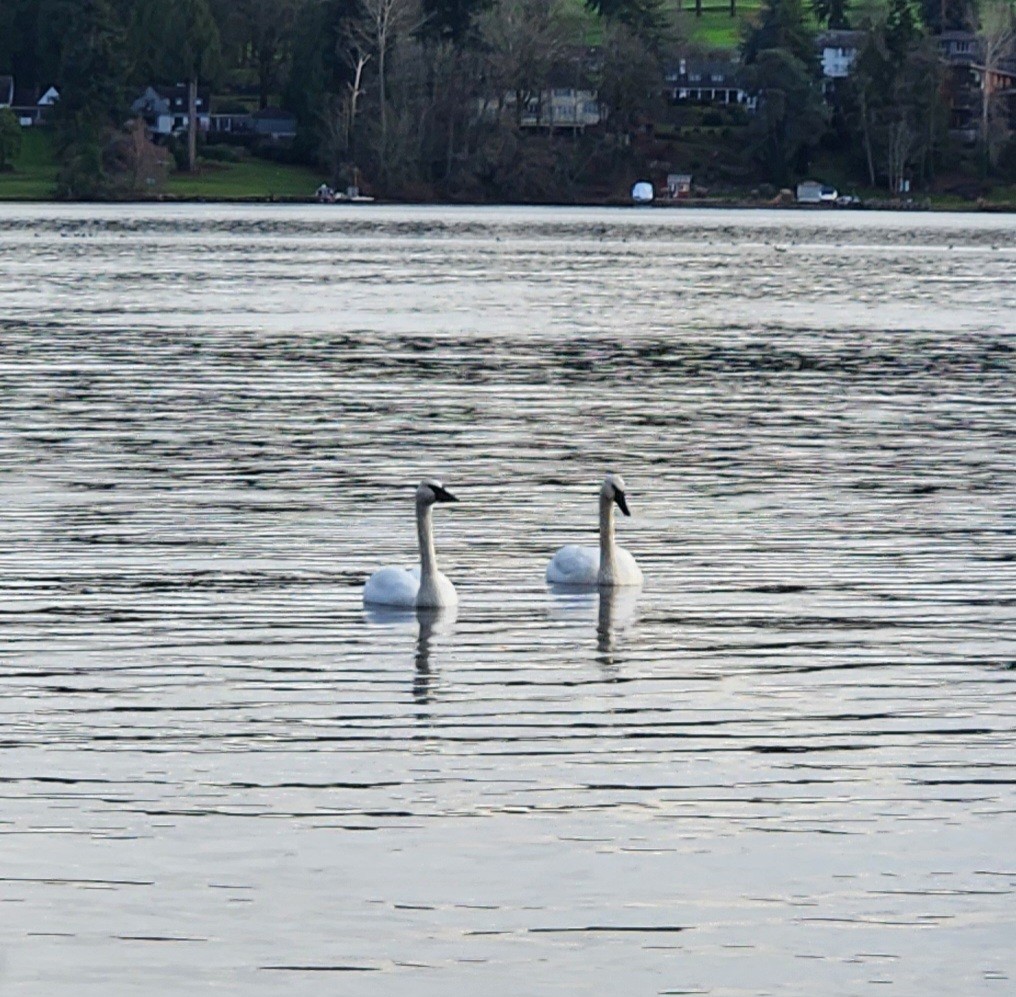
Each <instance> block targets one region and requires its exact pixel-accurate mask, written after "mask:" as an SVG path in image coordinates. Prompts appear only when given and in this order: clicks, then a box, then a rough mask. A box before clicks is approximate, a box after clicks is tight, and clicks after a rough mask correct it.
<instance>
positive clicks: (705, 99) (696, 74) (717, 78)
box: [664, 55, 749, 104]
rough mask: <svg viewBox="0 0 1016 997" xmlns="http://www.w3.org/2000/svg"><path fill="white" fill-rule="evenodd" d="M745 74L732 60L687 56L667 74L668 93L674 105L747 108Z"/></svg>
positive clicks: (665, 75) (669, 69) (668, 70)
mask: <svg viewBox="0 0 1016 997" xmlns="http://www.w3.org/2000/svg"><path fill="white" fill-rule="evenodd" d="M742 76H743V71H742V68H741V66H740V64H739V63H737V62H731V61H730V59H729V58H720V57H718V58H709V57H705V58H699V57H696V56H692V55H688V56H685V57H683V58H681V59H679V60H678V62H677V65H676V66H671V67H670V68H668V69H667V70H666V72H665V74H664V78H665V80H666V93H667V95H668V96H669V98H670V100H671V101H672V102H673V103H675V104H679V103H683V102H685V101H694V102H697V103H701V104H748V103H749V98H748V91H747V90H745V88H744V83H743V79H742Z"/></svg>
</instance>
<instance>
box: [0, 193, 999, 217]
mask: <svg viewBox="0 0 1016 997" xmlns="http://www.w3.org/2000/svg"><path fill="white" fill-rule="evenodd" d="M365 203H366V204H373V205H379V206H380V205H403V206H410V205H413V206H427V207H448V208H460V207H473V208H494V207H526V208H540V207H547V208H633V209H638V210H642V211H644V210H660V209H663V210H682V209H688V208H711V209H717V210H741V211H744V210H750V211H809V212H816V213H821V214H844V213H850V212H857V211H914V212H966V213H977V212H985V213H993V214H1008V213H1016V202H1014V201H990V200H985V199H979V200H977V201H967V200H959V199H956V200H953V199H949V200H948V201H942V200H939V199H915V200H912V201H893V200H890V199H888V198H887V199H884V200H880V199H874V198H873V199H869V200H864V201H861V202H860V203H858V204H852V205H849V206H846V207H840V206H836V205H827V204H801V203H799V202H797V201H782V202H780V201H774V200H759V199H755V198H680V199H675V200H671V199H662V198H661V199H658V200H655V201H652V202H650V203H646V204H635V203H633V202H631V201H628V200H625V199H623V198H615V199H607V200H602V201H526V202H517V201H402V200H396V199H392V200H385V199H378V200H373V201H363V202H361V201H335V202H321V201H319V200H318V199H317V198H316V197H314V195H312V194H309V195H298V194H240V195H234V196H222V195H220V196H214V195H208V194H159V195H156V196H150V197H124V198H109V199H103V200H96V201H64V200H57V199H54V198H38V197H3V196H2V195H0V205H4V204H39V205H42V204H47V205H57V204H100V205H109V206H113V205H124V206H127V205H138V204H301V205H316V206H318V207H320V208H321V209H322V211H326V210H328V209H331V208H348V207H354V206H363V204H365Z"/></svg>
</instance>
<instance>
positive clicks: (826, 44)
mask: <svg viewBox="0 0 1016 997" xmlns="http://www.w3.org/2000/svg"><path fill="white" fill-rule="evenodd" d="M864 34H865V33H864V32H863V31H846V30H843V31H820V32H819V33H818V34H817V35H816V36H815V42H816V44H817V45H818V47H819V48H855V49H856V48H860V47H861V43H862V42H863V41H864Z"/></svg>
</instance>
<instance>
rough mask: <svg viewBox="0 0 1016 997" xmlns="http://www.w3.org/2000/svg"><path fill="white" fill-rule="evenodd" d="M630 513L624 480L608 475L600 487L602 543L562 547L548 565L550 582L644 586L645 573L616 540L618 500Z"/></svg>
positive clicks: (622, 509) (618, 475) (621, 507)
mask: <svg viewBox="0 0 1016 997" xmlns="http://www.w3.org/2000/svg"><path fill="white" fill-rule="evenodd" d="M615 502H616V503H617V507H618V508H619V509H620V510H621V512H623V513H624V514H625V515H626V516H630V515H631V513H630V512H629V511H628V503H627V502H626V501H625V497H624V479H623V478H622V477H621V475H620V474H608V475H607V477H606V478H604V480H603V486H602V487H601V488H600V546H599V547H579V546H577V545H576V544H568V545H567V546H566V547H562V548H561V549H560V550H559V551H558V552H557V553H556V554H555V555H554V557H553V558H552V559H551V562H550V564H548V565H547V581H548V582H549V583H550V584H552V585H600V586H603V587H608V586H613V585H641V584H642V572H641V571H640V570H639V566H638V565H637V564H636V563H635V558H634V557H632V556H631V554H629V553H628V551H626V550H625V549H624V548H623V547H618V546H617V544H616V543H615V542H614V503H615Z"/></svg>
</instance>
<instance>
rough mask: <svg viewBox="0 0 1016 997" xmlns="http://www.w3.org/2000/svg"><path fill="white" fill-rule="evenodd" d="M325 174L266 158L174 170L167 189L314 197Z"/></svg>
mask: <svg viewBox="0 0 1016 997" xmlns="http://www.w3.org/2000/svg"><path fill="white" fill-rule="evenodd" d="M323 179H324V176H323V174H321V173H320V172H318V171H317V170H313V169H311V168H309V167H306V166H283V165H281V164H279V163H272V162H269V161H268V160H265V159H249V160H246V161H245V162H242V163H204V164H201V163H199V164H198V172H197V174H196V175H191V174H189V173H173V174H172V175H171V176H170V178H169V181H168V182H167V183H166V186H165V188H164V192H165V193H166V194H170V195H176V196H177V197H209V198H221V199H224V200H227V199H229V198H232V197H313V196H314V191H315V190H316V189H317V187H318V184H320V183H321V181H322V180H323Z"/></svg>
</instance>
